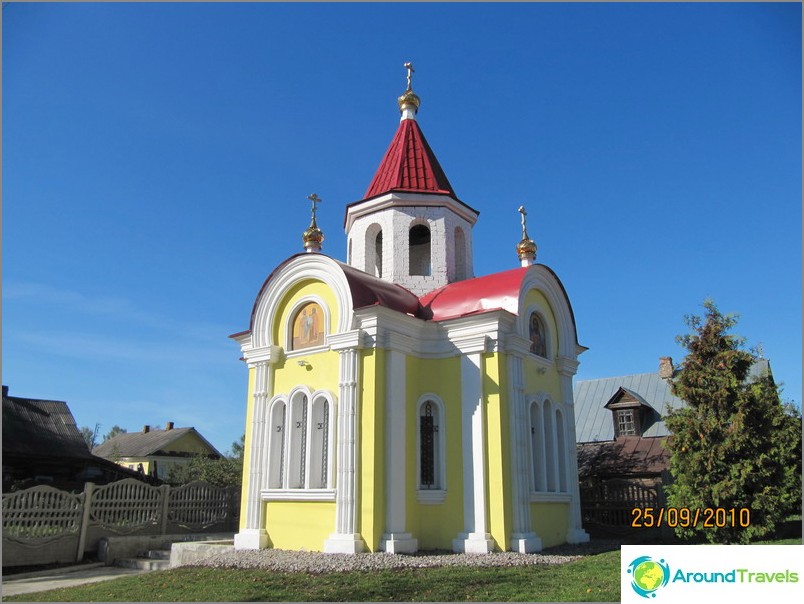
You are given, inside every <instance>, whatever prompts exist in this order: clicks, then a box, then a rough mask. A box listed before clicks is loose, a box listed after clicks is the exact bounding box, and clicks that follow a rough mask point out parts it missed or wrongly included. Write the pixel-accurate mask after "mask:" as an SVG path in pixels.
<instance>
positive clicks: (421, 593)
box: [3, 550, 620, 602]
mask: <svg viewBox="0 0 804 604" xmlns="http://www.w3.org/2000/svg"><path fill="white" fill-rule="evenodd" d="M619 599H620V552H619V550H616V551H610V552H605V553H602V554H597V555H593V556H587V557H585V558H583V559H581V560H578V561H575V562H570V563H567V564H561V565H549V566H548V565H545V566H519V567H502V568H468V567H444V568H427V569H405V570H384V571H373V572H367V571H360V572H348V573H330V574H324V575H310V574H305V573H295V574H285V573H275V572H270V571H265V570H224V569H212V568H177V569H174V570H167V571H157V572H152V573H147V574H144V575H138V576H134V577H123V578H120V579H114V580H112V581H105V582H102V583H95V584H91V585H84V586H81V587H72V588H68V589H56V590H53V591H46V592H37V593H33V594H26V595H20V596H15V597H10V598H3V601H17V602H26V601H27V602H32V601H35V602H54V601H55V602H175V601H182V602H249V601H286V602H287V601H291V602H292V601H297V602H299V601H301V602H304V601H319V602H320V601H414V602H415V601H419V602H434V601H435V602H437V601H442V602H443V601H461V600H462V601H497V602H505V601H530V602H583V601H593V602H615V601H619Z"/></svg>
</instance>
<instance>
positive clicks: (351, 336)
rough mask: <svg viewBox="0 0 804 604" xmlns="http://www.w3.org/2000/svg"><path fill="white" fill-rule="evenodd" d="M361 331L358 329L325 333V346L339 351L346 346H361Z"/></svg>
mask: <svg viewBox="0 0 804 604" xmlns="http://www.w3.org/2000/svg"><path fill="white" fill-rule="evenodd" d="M362 339H363V333H362V331H361V330H359V329H353V330H351V331H345V332H343V333H333V334H328V335H327V346H328V347H329V348H331V349H332V350H336V351H341V350H345V349H347V348H361V347H362V346H361V342H362Z"/></svg>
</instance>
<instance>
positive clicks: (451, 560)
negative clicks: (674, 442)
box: [193, 541, 613, 574]
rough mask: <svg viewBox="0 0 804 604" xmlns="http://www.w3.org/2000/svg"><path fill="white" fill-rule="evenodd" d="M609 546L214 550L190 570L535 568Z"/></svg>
mask: <svg viewBox="0 0 804 604" xmlns="http://www.w3.org/2000/svg"><path fill="white" fill-rule="evenodd" d="M612 548H613V547H612V544H610V543H608V542H599V541H598V542H595V543H587V544H582V545H566V546H560V547H556V548H551V549H550V550H546V551H545V552H540V553H536V554H517V553H514V552H496V553H491V554H456V553H452V552H421V553H416V554H404V555H401V554H387V553H384V552H380V553H373V554H371V553H365V554H323V553H320V552H303V551H302V552H297V551H288V550H278V549H264V550H239V551H235V550H234V548H233V547H226V548H215V549H216V550H217V551H214V552H210V553H209V554H208V555H207V556H205V557H204V558H203V559H201V560H197V561H195V562H193V566H211V567H214V568H261V569H266V570H272V571H275V572H289V573H294V572H304V573H313V574H320V573H333V572H346V571H353V570H382V569H391V568H427V567H436V566H527V565H534V564H565V563H567V562H571V561H573V560H578V559H579V558H582V557H583V556H585V555H590V554H594V553H599V552H601V551H607V550H610V549H612Z"/></svg>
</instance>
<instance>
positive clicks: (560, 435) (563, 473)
mask: <svg viewBox="0 0 804 604" xmlns="http://www.w3.org/2000/svg"><path fill="white" fill-rule="evenodd" d="M564 438H565V437H564V417H563V415H562V413H561V411H559V410H558V409H556V440H557V441H558V447H557V448H558V450H557V451H556V453H557V455H558V490H559V491H560V492H561V493H566V492H567V453H566V451H565V446H566V443H565V441H564Z"/></svg>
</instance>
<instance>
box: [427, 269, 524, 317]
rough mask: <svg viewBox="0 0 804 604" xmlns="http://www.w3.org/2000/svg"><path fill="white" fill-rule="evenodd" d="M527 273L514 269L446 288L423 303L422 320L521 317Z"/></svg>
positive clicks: (432, 294) (467, 280)
mask: <svg viewBox="0 0 804 604" xmlns="http://www.w3.org/2000/svg"><path fill="white" fill-rule="evenodd" d="M527 270H528V269H527V267H524V268H523V267H520V268H514V269H511V270H508V271H502V272H500V273H494V274H492V275H486V276H485V277H477V278H475V279H466V280H465V281H456V282H455V283H450V284H449V285H445V286H444V287H442V288H439V289H437V290H435V291H432V292H430V293H429V294H425V295H424V296H422V297H421V298H420V299H419V301H420V302H421V305H422V313H421V314H420V315H419V316H421V317H422V318H423V319H430V320H434V321H443V320H444V319H454V318H456V317H463V316H466V315H471V314H475V313H480V312H488V311H490V310H499V309H504V310H507V311H509V312H512V313H514V314H517V313H518V311H519V309H518V306H519V288H520V285H521V284H522V279H523V278H524V277H525V273H526V272H527Z"/></svg>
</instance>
